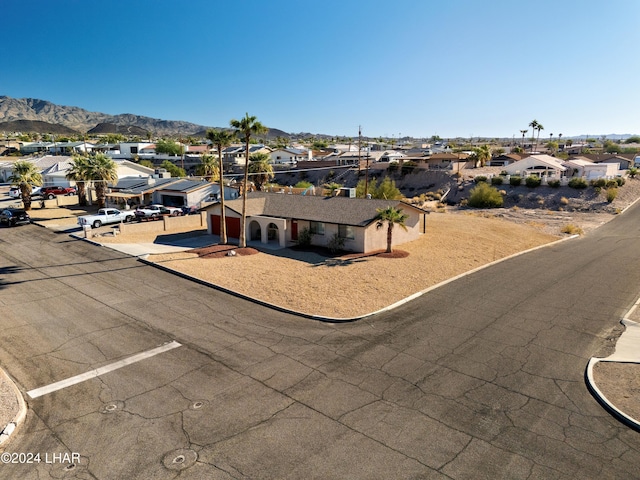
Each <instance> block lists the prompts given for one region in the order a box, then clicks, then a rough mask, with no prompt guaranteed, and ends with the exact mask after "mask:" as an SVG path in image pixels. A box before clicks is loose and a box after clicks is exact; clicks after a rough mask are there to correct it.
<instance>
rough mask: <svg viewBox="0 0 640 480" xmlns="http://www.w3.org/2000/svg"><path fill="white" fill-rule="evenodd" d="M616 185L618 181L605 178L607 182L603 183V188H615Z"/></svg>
mask: <svg viewBox="0 0 640 480" xmlns="http://www.w3.org/2000/svg"><path fill="white" fill-rule="evenodd" d="M617 186H618V182H616V181H615V180H607V184H606V185H605V188H616V187H617Z"/></svg>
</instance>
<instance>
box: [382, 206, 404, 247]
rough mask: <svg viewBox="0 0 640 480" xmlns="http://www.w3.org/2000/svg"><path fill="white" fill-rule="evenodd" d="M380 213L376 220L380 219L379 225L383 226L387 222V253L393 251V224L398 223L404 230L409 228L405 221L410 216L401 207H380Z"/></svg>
mask: <svg viewBox="0 0 640 480" xmlns="http://www.w3.org/2000/svg"><path fill="white" fill-rule="evenodd" d="M376 211H377V212H378V215H376V217H375V220H377V221H378V224H377V225H378V227H382V225H384V222H387V250H386V253H391V243H392V240H393V226H394V225H395V224H398V225H399V226H400V227H402V228H403V229H404V230H407V226H406V225H405V224H404V222H405V221H406V220H407V218H409V215H407V214H406V213H402V209H401V208H395V207H391V206H388V207H387V208H378V209H376Z"/></svg>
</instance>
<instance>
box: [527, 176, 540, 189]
mask: <svg viewBox="0 0 640 480" xmlns="http://www.w3.org/2000/svg"><path fill="white" fill-rule="evenodd" d="M524 183H525V184H526V185H527V187H529V188H535V187H539V186H540V183H542V179H541V178H540V177H536V176H535V175H530V176H528V177H527V178H526V179H525V181H524Z"/></svg>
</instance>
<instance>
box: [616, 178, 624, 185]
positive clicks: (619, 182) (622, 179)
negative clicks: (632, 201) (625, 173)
mask: <svg viewBox="0 0 640 480" xmlns="http://www.w3.org/2000/svg"><path fill="white" fill-rule="evenodd" d="M616 183H617V184H618V186H619V187H621V186H623V185H624V184H625V183H626V180H625V179H624V178H623V177H616Z"/></svg>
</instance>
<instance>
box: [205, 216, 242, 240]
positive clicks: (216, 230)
mask: <svg viewBox="0 0 640 480" xmlns="http://www.w3.org/2000/svg"><path fill="white" fill-rule="evenodd" d="M225 223H226V224H227V237H231V238H240V219H239V218H235V217H226V218H225ZM211 231H212V232H213V234H214V235H220V215H211Z"/></svg>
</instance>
